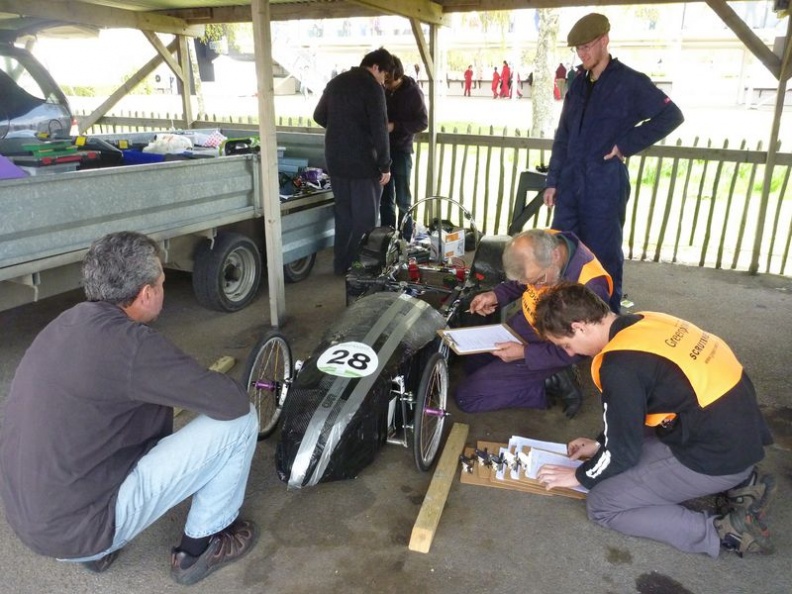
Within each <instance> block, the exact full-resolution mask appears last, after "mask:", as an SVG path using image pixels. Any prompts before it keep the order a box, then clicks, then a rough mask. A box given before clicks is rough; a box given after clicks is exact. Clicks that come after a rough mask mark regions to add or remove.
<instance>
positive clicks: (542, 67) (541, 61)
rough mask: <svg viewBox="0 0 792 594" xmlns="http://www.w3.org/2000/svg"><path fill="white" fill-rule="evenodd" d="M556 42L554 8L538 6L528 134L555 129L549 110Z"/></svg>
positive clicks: (545, 134)
mask: <svg viewBox="0 0 792 594" xmlns="http://www.w3.org/2000/svg"><path fill="white" fill-rule="evenodd" d="M557 43H558V10H557V9H555V8H543V9H540V10H539V37H538V39H537V40H536V57H535V58H534V70H533V73H534V77H533V89H532V90H531V102H532V104H533V110H532V112H533V113H532V120H533V121H532V122H531V136H532V137H533V138H550V137H551V136H553V130H554V129H555V124H556V122H555V117H554V113H553V101H554V99H553V84H554V82H555V57H556V52H555V48H556V46H557Z"/></svg>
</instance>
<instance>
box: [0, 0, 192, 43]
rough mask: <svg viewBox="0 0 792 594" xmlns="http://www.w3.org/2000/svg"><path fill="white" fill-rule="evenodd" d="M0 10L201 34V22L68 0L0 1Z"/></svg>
mask: <svg viewBox="0 0 792 594" xmlns="http://www.w3.org/2000/svg"><path fill="white" fill-rule="evenodd" d="M0 12H6V13H10V14H18V15H24V16H31V17H38V18H42V19H48V20H53V21H63V22H64V23H79V24H83V25H93V26H95V27H125V28H129V29H142V30H144V31H156V32H158V33H173V34H175V35H189V36H192V37H197V36H200V35H203V32H204V28H203V26H201V25H190V24H188V23H187V22H186V21H184V20H183V19H178V18H174V17H172V16H167V15H162V14H157V13H155V12H140V11H132V10H123V9H120V8H111V7H109V6H100V5H97V4H87V3H85V2H74V1H72V0H59V1H58V2H53V1H52V0H0Z"/></svg>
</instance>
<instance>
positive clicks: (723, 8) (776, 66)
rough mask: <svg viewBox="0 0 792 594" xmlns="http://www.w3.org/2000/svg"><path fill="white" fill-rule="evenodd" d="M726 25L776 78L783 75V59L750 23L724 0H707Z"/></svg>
mask: <svg viewBox="0 0 792 594" xmlns="http://www.w3.org/2000/svg"><path fill="white" fill-rule="evenodd" d="M705 1H706V2H707V4H708V5H709V7H710V8H711V9H712V10H713V11H714V12H715V14H717V15H718V16H719V17H720V18H721V20H722V21H723V22H724V23H726V26H727V27H729V29H731V30H732V31H733V32H734V34H735V35H736V36H737V37H738V39H739V40H740V41H742V42H743V43H744V44H745V47H747V48H748V49H749V50H750V51H751V53H752V54H753V55H754V56H756V59H757V60H759V61H760V62H761V63H762V64H764V65H765V66H766V67H767V69H768V70H769V71H770V72H771V74H772V75H773V76H774V77H775V79H776V80H778V79H779V77H780V76H781V59H780V58H779V57H778V56H776V55H775V54H774V53H773V52H772V50H770V48H768V47H767V46H766V45H765V44H764V42H763V41H762V40H761V39H759V37H757V35H756V33H754V32H753V31H751V29H750V28H749V27H748V25H746V24H745V22H743V20H742V19H741V18H740V17H739V16H738V15H737V13H736V12H734V9H732V7H731V6H729V5H728V4H726V2H725V1H724V0H705Z"/></svg>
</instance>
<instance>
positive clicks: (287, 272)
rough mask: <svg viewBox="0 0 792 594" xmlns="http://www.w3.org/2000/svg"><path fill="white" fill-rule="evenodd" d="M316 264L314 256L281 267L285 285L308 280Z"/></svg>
mask: <svg viewBox="0 0 792 594" xmlns="http://www.w3.org/2000/svg"><path fill="white" fill-rule="evenodd" d="M315 262H316V254H311V255H310V256H305V258H300V259H299V260H295V261H294V262H289V263H288V264H284V265H283V280H285V281H286V282H287V283H299V282H300V281H303V280H305V279H306V278H308V275H309V274H311V270H313V267H314V263H315Z"/></svg>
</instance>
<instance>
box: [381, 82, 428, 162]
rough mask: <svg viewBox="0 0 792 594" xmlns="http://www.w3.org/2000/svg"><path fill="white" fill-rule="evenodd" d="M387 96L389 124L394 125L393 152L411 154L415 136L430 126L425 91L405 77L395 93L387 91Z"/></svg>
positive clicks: (391, 139) (392, 136)
mask: <svg viewBox="0 0 792 594" xmlns="http://www.w3.org/2000/svg"><path fill="white" fill-rule="evenodd" d="M385 96H386V102H387V104H388V122H393V124H394V126H393V132H391V133H390V148H391V151H401V152H403V153H411V152H413V139H414V136H415V135H416V134H418V133H419V132H423V131H424V130H426V127H427V126H428V125H429V116H428V114H427V113H426V104H425V103H424V96H423V91H421V87H419V86H418V83H416V82H415V81H414V80H413V79H412V78H410V77H409V76H403V77H402V83H401V85H399V87H398V88H397V89H396V90H395V91H386V92H385Z"/></svg>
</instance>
